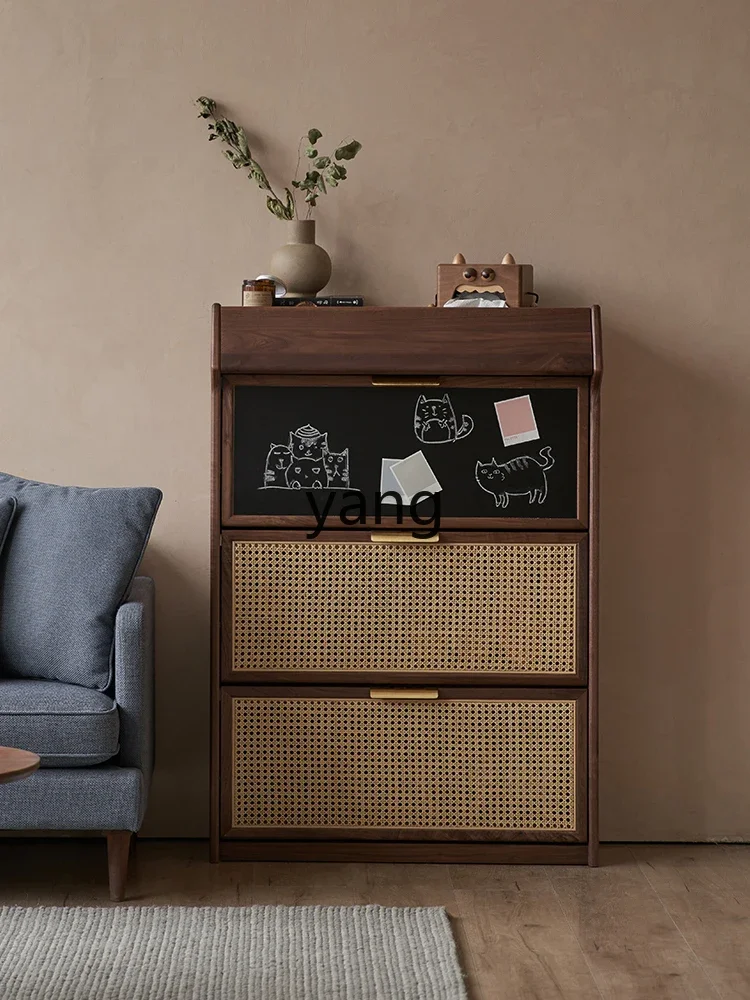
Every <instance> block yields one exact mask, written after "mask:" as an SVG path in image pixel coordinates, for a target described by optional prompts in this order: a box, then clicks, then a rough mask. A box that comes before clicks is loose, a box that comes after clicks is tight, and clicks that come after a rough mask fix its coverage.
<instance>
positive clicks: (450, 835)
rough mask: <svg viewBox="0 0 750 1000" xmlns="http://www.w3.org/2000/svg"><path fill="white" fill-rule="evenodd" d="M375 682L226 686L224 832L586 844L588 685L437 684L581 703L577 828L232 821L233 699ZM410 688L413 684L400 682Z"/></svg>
mask: <svg viewBox="0 0 750 1000" xmlns="http://www.w3.org/2000/svg"><path fill="white" fill-rule="evenodd" d="M382 686H385V685H383V684H376V685H367V686H363V685H351V684H348V685H341V684H339V685H327V686H324V685H316V686H313V685H304V686H302V685H283V686H282V685H246V686H242V687H234V686H232V687H224V688H223V689H222V694H221V731H222V745H221V775H222V794H221V803H222V804H221V836H222V837H223V838H227V839H231V840H235V839H236V840H259V841H268V840H274V841H281V840H284V841H294V842H306V841H307V842H315V841H328V842H331V841H336V842H338V841H368V842H370V841H373V842H388V841H400V842H404V841H416V842H420V843H428V844H429V843H435V844H437V843H443V844H472V843H473V844H478V843H482V844H492V843H496V844H499V843H506V842H507V843H515V844H543V843H555V844H571V845H572V844H585V843H586V837H587V823H588V819H587V813H588V794H587V792H588V745H587V729H588V720H587V705H586V699H587V696H586V691H585V690H580V689H579V690H571V689H569V688H559V689H556V688H549V687H548V688H545V689H544V690H535V689H531V688H510V689H501V688H498V687H442V686H439V687H438V700H442V701H451V700H454V701H464V700H466V701H477V700H480V701H485V700H487V701H572V702H574V703H575V705H576V731H575V759H576V771H575V779H574V781H575V795H576V808H575V817H576V821H575V829H574V830H573V831H559V830H549V831H547V830H526V831H524V830H515V831H511V830H486V829H481V830H467V829H461V830H433V829H420V828H394V829H389V828H381V827H377V828H372V827H370V828H353V827H325V828H323V827H315V828H303V827H294V828H280V827H260V826H259V827H253V828H249V827H239V828H238V827H234V826H233V825H232V793H233V768H232V737H233V732H232V705H233V701H234V700H235V699H237V698H284V699H287V698H302V699H306V700H315V699H316V698H318V699H323V698H325V699H331V698H341V699H350V700H351V699H358V698H359V699H364V700H369V699H370V689H371V687H382ZM399 686H400V687H402V688H405V689H408V688H409V687H412V688H413V687H415V686H416V685H414V684H411V685H410V684H408V683H402V684H401V685H399Z"/></svg>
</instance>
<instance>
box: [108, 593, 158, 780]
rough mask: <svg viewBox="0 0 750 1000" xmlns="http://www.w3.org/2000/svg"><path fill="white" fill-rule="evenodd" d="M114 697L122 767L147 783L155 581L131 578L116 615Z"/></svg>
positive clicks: (151, 762)
mask: <svg viewBox="0 0 750 1000" xmlns="http://www.w3.org/2000/svg"><path fill="white" fill-rule="evenodd" d="M114 660H115V692H114V694H115V700H116V701H117V704H118V706H119V709H120V756H119V763H120V764H122V766H123V767H137V768H140V770H141V771H142V772H143V776H144V780H145V783H146V787H147V786H148V783H149V780H150V777H151V772H152V770H153V766H154V581H153V580H152V579H150V577H147V576H137V577H136V578H135V579H134V580H133V585H132V587H131V588H130V593H129V594H128V597H127V600H126V601H125V603H124V604H122V605H120V607H119V609H118V611H117V617H116V618H115V649H114Z"/></svg>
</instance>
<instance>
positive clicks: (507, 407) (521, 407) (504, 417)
mask: <svg viewBox="0 0 750 1000" xmlns="http://www.w3.org/2000/svg"><path fill="white" fill-rule="evenodd" d="M495 413H496V414H497V422H498V423H499V424H500V433H501V434H502V436H503V444H504V445H505V446H506V447H507V446H508V445H511V444H523V443H524V441H536V440H537V438H538V437H539V430H538V428H537V426H536V417H535V416H534V409H533V407H532V405H531V396H516V397H514V398H513V399H503V400H501V401H500V402H499V403H495Z"/></svg>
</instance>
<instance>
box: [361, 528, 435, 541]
mask: <svg viewBox="0 0 750 1000" xmlns="http://www.w3.org/2000/svg"><path fill="white" fill-rule="evenodd" d="M370 541H371V542H389V543H390V542H439V541H440V535H432V537H431V538H416V537H415V536H414V535H412V533H411V532H410V531H371V532H370Z"/></svg>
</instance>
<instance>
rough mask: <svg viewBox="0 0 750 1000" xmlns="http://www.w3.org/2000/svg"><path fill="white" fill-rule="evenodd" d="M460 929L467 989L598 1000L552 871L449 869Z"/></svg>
mask: <svg viewBox="0 0 750 1000" xmlns="http://www.w3.org/2000/svg"><path fill="white" fill-rule="evenodd" d="M450 874H451V881H452V882H453V886H454V889H455V894H456V912H457V915H458V920H457V921H456V931H457V937H458V940H459V944H460V946H461V950H462V953H463V954H465V955H466V961H467V965H466V971H467V974H468V981H469V987H470V988H471V989H472V990H473V992H474V993H475V994H476V996H478V997H496V998H497V1000H559V998H561V997H563V998H567V997H570V998H571V1000H589V998H592V1000H599V998H600V997H601V993H600V992H599V990H598V988H597V986H596V983H595V981H594V978H593V976H592V974H591V970H590V969H589V966H588V963H587V961H586V958H585V957H584V955H583V952H582V951H581V948H580V946H579V944H578V941H577V940H576V937H575V934H574V933H573V931H572V929H571V927H570V925H569V924H568V922H567V920H566V919H565V915H564V914H563V912H562V907H561V906H560V902H559V900H558V899H557V896H556V894H555V890H554V888H553V887H552V883H551V881H550V879H549V876H548V874H547V872H546V871H545V870H544V869H542V868H530V867H524V866H515V865H508V866H501V865H497V866H491V867H483V866H477V865H452V866H450Z"/></svg>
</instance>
